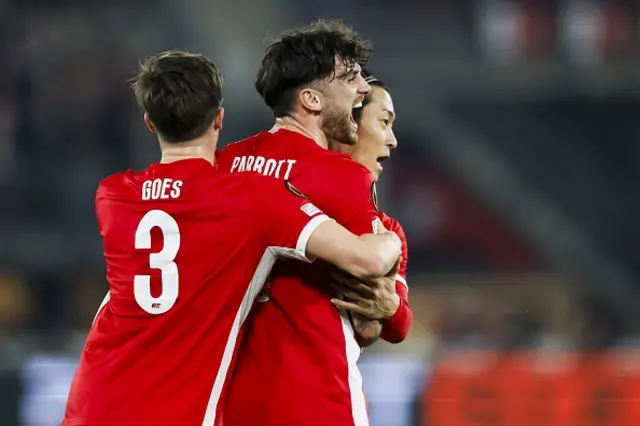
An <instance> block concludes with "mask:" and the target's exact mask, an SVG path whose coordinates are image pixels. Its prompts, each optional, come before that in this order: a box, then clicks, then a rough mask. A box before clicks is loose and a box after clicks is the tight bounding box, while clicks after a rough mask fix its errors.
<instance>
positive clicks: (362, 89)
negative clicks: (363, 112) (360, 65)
mask: <svg viewBox="0 0 640 426" xmlns="http://www.w3.org/2000/svg"><path fill="white" fill-rule="evenodd" d="M359 83H360V84H358V94H360V95H362V96H366V95H368V94H369V93H371V86H370V85H369V83H367V81H366V80H365V79H364V77H362V75H360V76H359Z"/></svg>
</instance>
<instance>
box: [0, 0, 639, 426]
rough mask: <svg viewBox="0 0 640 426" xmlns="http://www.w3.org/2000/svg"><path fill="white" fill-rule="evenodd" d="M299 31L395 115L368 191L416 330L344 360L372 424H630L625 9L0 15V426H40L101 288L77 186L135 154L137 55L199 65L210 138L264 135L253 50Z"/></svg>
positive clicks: (633, 325) (85, 9) (229, 7)
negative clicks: (354, 58)
mask: <svg viewBox="0 0 640 426" xmlns="http://www.w3.org/2000/svg"><path fill="white" fill-rule="evenodd" d="M238 11H241V12H238ZM319 17H332V18H342V19H345V20H346V21H347V22H348V23H350V24H351V25H353V26H355V27H356V28H357V29H358V30H359V31H360V32H361V33H362V34H363V35H364V36H366V37H368V38H370V39H371V40H372V41H373V43H374V45H375V48H376V53H375V58H374V60H373V62H372V65H371V69H372V71H373V72H374V74H376V75H377V76H378V78H380V79H382V80H384V81H385V82H386V83H388V85H389V86H390V87H391V90H392V95H393V98H394V102H395V106H396V111H397V113H398V121H397V127H396V135H397V136H398V140H399V148H398V149H397V150H396V151H395V152H394V154H393V159H392V160H391V161H390V162H389V163H386V164H385V173H384V175H383V177H382V180H381V183H380V186H379V190H378V196H379V199H380V202H381V203H380V204H381V206H382V208H383V209H384V210H385V211H386V212H388V213H389V214H390V215H392V216H395V217H396V218H397V219H399V220H400V222H401V223H402V224H403V226H404V229H405V232H406V233H407V236H408V240H409V247H410V255H409V273H408V282H409V286H410V293H409V295H410V301H411V304H412V307H413V311H414V314H415V322H414V325H413V329H412V332H411V335H410V337H409V339H408V340H407V341H406V342H405V343H403V344H400V345H394V346H392V345H389V344H386V343H378V344H376V345H374V346H373V347H372V348H371V349H367V350H366V351H365V353H364V355H363V358H362V362H361V366H362V370H363V374H364V378H365V387H366V391H367V395H368V398H369V403H370V410H371V417H372V424H373V426H405V425H406V426H466V425H470V426H472V425H478V426H480V425H482V426H510V425H524V426H538V425H562V426H565V425H576V426H578V425H580V426H590V425H593V426H595V425H600V426H605V425H611V426H632V425H633V426H637V425H639V424H640V357H638V356H636V352H635V351H636V349H638V348H640V340H638V338H637V336H638V332H639V331H640V327H639V326H640V299H639V297H638V296H639V294H640V285H639V281H638V279H639V278H640V262H638V260H637V251H638V249H639V248H640V226H638V224H637V223H636V222H637V219H638V217H640V202H639V201H638V200H639V199H640V197H638V195H637V188H638V183H639V182H640V168H638V167H636V165H637V164H638V163H640V125H639V124H637V123H636V120H637V117H638V115H639V113H640V39H639V36H640V33H639V28H638V23H639V20H640V1H636V0H592V1H587V0H485V1H480V0H478V1H472V0H423V1H417V0H396V1H394V2H388V1H381V0H366V1H365V0H323V1H317V0H316V1H311V0H260V1H259V2H257V1H256V2H254V1H253V0H234V1H233V2H231V1H216V2H214V1H205V0H183V1H181V2H175V1H169V0H155V1H150V0H137V1H122V0H111V1H109V2H104V1H91V0H84V1H79V0H75V1H74V0H57V1H54V0H50V1H46V0H39V1H38V0H21V1H17V0H4V1H2V2H1V3H0V34H1V36H0V47H1V48H2V50H3V51H4V52H5V53H4V54H3V55H1V56H0V242H1V244H0V425H1V426H15V425H24V426H45V425H55V424H59V421H60V418H61V416H62V412H63V408H64V402H65V397H66V392H67V389H68V386H69V383H70V380H71V377H72V375H73V373H74V369H75V362H76V360H77V357H78V354H79V352H80V350H81V349H82V344H83V343H84V339H85V337H86V333H87V331H88V328H89V325H90V323H91V320H92V318H93V315H94V314H95V311H96V309H97V307H98V305H99V302H100V301H101V299H102V297H103V296H104V294H105V292H106V290H107V284H106V282H105V278H104V267H103V261H102V258H101V245H100V240H99V238H98V234H97V230H96V223H95V219H94V211H93V198H94V194H95V188H96V186H97V184H98V182H99V181H100V180H101V179H102V178H103V177H105V176H106V175H108V174H110V173H113V172H115V171H119V170H123V169H127V168H137V169H142V168H144V167H146V165H147V163H149V162H151V161H155V160H156V159H157V158H158V149H157V144H156V141H155V139H154V137H153V136H152V135H151V134H149V133H148V132H146V129H145V128H144V125H143V122H142V117H141V113H140V112H139V111H138V110H137V109H136V107H135V104H134V101H133V97H132V95H131V93H130V92H129V89H128V86H127V84H126V82H125V80H126V79H127V78H129V77H131V76H132V74H133V73H134V71H135V69H136V66H137V62H138V60H139V58H141V57H143V56H147V55H150V54H153V53H156V52H158V51H160V50H165V49H169V48H182V49H188V50H194V51H200V52H203V53H205V54H207V55H209V56H210V57H212V58H213V59H214V60H215V61H216V62H217V63H218V64H219V66H220V67H221V68H222V70H223V71H224V73H225V80H226V81H225V83H226V94H225V106H226V109H227V115H226V118H227V121H226V127H225V130H224V133H223V142H224V143H227V142H230V141H233V140H237V139H240V138H243V137H246V136H248V135H250V134H253V133H254V132H257V131H259V130H261V129H263V128H266V127H269V126H270V125H271V122H272V118H271V117H270V114H269V112H268V111H267V109H266V108H265V107H264V106H263V105H262V103H261V101H260V99H259V97H258V95H257V94H256V93H255V92H254V90H253V88H252V83H253V76H254V72H255V70H256V69H257V64H258V62H259V60H260V58H261V54H262V51H263V46H264V45H263V41H264V39H265V37H266V36H268V35H269V34H272V35H275V34H277V33H278V32H279V31H280V30H281V29H284V28H286V27H289V26H292V25H296V24H299V23H304V22H307V21H309V20H311V19H315V18H319Z"/></svg>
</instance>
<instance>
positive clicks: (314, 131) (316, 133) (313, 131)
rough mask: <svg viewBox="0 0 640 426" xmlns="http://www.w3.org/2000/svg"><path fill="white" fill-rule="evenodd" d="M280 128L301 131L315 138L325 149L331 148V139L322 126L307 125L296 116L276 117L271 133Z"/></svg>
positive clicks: (310, 137)
mask: <svg viewBox="0 0 640 426" xmlns="http://www.w3.org/2000/svg"><path fill="white" fill-rule="evenodd" d="M280 129H285V130H289V131H291V132H296V133H300V134H302V135H304V136H306V137H308V138H309V139H313V140H314V141H315V142H316V143H317V144H318V145H320V146H321V147H322V148H324V149H328V148H329V141H328V140H327V137H326V136H325V134H324V132H323V131H322V129H321V128H320V127H315V126H313V125H306V124H304V123H302V122H301V121H300V120H297V119H296V118H294V117H289V116H287V117H279V118H276V123H275V124H274V125H273V127H272V128H271V130H269V131H270V132H271V133H275V132H277V131H278V130H280Z"/></svg>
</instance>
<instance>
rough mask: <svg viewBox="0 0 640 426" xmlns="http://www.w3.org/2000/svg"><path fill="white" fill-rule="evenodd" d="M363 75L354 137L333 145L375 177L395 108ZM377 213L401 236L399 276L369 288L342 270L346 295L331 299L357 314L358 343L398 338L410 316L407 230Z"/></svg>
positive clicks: (378, 84) (391, 144) (388, 144)
mask: <svg viewBox="0 0 640 426" xmlns="http://www.w3.org/2000/svg"><path fill="white" fill-rule="evenodd" d="M366 81H367V82H368V83H369V85H370V86H371V93H370V94H368V95H367V96H366V97H365V99H364V101H363V102H362V107H361V108H356V109H354V111H353V116H354V117H355V119H356V121H357V122H358V143H357V144H355V145H344V144H340V143H332V144H331V149H334V150H336V151H339V152H344V153H347V154H349V155H350V156H351V158H353V159H354V160H355V161H357V162H358V163H360V164H362V165H364V166H365V167H367V168H368V169H369V171H371V174H372V175H373V176H374V178H375V179H376V180H378V178H379V177H380V174H381V173H382V169H383V168H382V164H381V163H382V162H383V161H385V160H387V159H389V158H390V156H391V152H392V150H394V149H395V148H396V147H397V146H398V142H397V140H396V137H395V135H394V133H393V123H394V121H395V118H396V113H395V110H394V107H393V100H392V99H391V92H390V90H389V88H388V87H387V86H386V85H385V84H384V83H383V82H382V81H380V80H378V79H376V78H374V77H373V76H367V77H366ZM378 214H379V217H380V219H381V221H382V224H383V225H384V227H385V228H386V229H388V230H391V231H394V232H395V233H396V234H398V236H399V237H400V239H401V240H402V260H401V262H400V264H399V265H398V266H399V267H398V274H397V276H396V277H395V279H394V280H388V279H384V280H380V283H381V285H380V286H379V287H377V288H372V287H371V286H368V285H364V284H363V283H361V282H359V281H358V280H354V279H350V278H348V277H346V276H344V275H342V274H340V275H339V282H340V283H341V284H342V287H341V288H339V291H340V293H342V294H343V295H344V296H346V298H347V300H342V299H337V298H336V299H334V300H332V302H333V303H334V305H336V306H338V307H340V308H342V309H345V310H348V311H351V312H352V313H355V314H358V315H359V316H360V317H357V316H354V318H353V319H352V322H353V323H354V329H355V331H356V334H357V340H358V343H360V345H361V346H368V345H370V344H372V343H373V342H375V340H376V339H377V338H378V337H382V339H383V340H386V341H387V342H389V343H399V342H402V341H403V340H404V339H405V338H406V337H407V334H408V333H409V328H410V327H411V322H412V320H413V313H412V312H411V309H410V307H409V300H408V287H407V281H406V278H405V277H406V268H407V255H408V254H407V241H406V238H405V234H404V231H403V229H402V227H401V226H400V224H399V223H398V221H396V220H395V219H393V218H392V217H390V216H387V215H386V214H384V213H383V212H381V211H379V213H378ZM364 318H368V319H369V321H366V320H364ZM372 319H373V321H371V320H372Z"/></svg>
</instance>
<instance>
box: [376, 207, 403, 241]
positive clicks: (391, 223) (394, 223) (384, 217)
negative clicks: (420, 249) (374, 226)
mask: <svg viewBox="0 0 640 426" xmlns="http://www.w3.org/2000/svg"><path fill="white" fill-rule="evenodd" d="M378 216H379V217H380V220H381V221H382V224H383V225H384V227H385V228H387V230H389V231H393V232H395V233H396V234H398V236H399V237H400V238H401V239H404V238H405V235H404V229H402V225H400V222H399V221H398V220H397V219H396V218H394V217H391V216H389V215H388V214H386V213H384V212H381V211H380V212H378Z"/></svg>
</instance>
